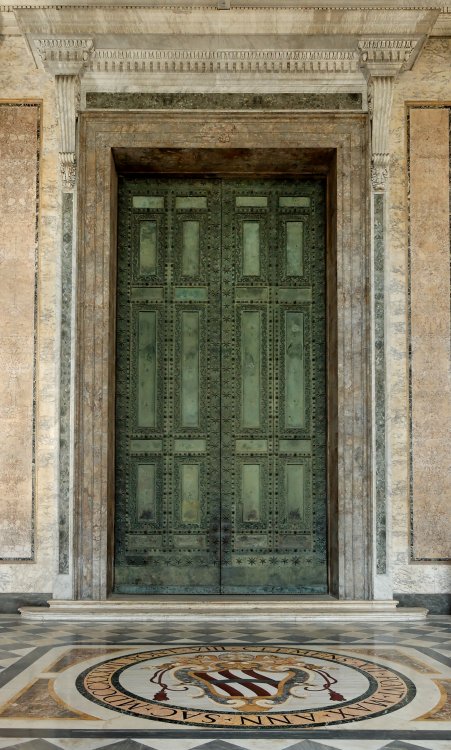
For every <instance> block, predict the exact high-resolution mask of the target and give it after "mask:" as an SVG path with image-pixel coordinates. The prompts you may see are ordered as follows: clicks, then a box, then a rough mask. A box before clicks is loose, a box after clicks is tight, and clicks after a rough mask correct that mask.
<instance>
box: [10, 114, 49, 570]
mask: <svg viewBox="0 0 451 750" xmlns="http://www.w3.org/2000/svg"><path fill="white" fill-rule="evenodd" d="M0 107H36V109H37V113H38V116H37V118H36V203H35V217H36V218H35V243H34V287H33V300H34V302H33V325H34V337H33V364H32V367H33V392H32V416H31V419H32V428H31V435H32V437H31V518H30V535H31V554H30V556H29V557H0V562H7V563H15V562H35V551H36V550H35V534H36V365H37V323H38V263H39V258H38V254H39V207H40V201H39V198H40V166H41V122H42V105H41V103H40V102H36V101H33V102H31V101H10V102H0Z"/></svg>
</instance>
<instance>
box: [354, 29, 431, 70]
mask: <svg viewBox="0 0 451 750" xmlns="http://www.w3.org/2000/svg"><path fill="white" fill-rule="evenodd" d="M357 46H358V49H359V54H360V65H361V68H362V71H363V73H364V75H365V77H366V78H367V79H369V78H373V77H375V76H396V75H398V73H400V72H401V71H403V70H409V69H410V68H411V67H412V65H413V63H414V62H415V59H416V57H417V54H418V51H419V49H420V47H421V46H422V40H420V39H419V38H401V39H392V38H389V39H381V38H379V37H372V38H364V39H359V41H358V43H357Z"/></svg>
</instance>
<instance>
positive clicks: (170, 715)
mask: <svg viewBox="0 0 451 750" xmlns="http://www.w3.org/2000/svg"><path fill="white" fill-rule="evenodd" d="M77 689H78V690H79V692H80V693H81V694H82V695H84V696H85V697H86V698H88V699H89V700H91V701H94V702H95V703H97V704H99V705H101V706H103V707H105V708H109V709H112V710H114V711H119V712H121V713H125V714H128V715H130V716H136V717H140V718H148V719H153V720H158V721H165V722H174V723H177V724H190V725H196V726H199V725H202V726H215V727H237V726H239V727H255V726H264V727H268V728H269V727H275V728H277V727H278V728H281V727H287V726H295V727H310V726H324V725H329V724H342V723H345V722H350V721H359V720H362V719H371V718H373V717H377V716H381V715H382V714H386V713H389V712H391V711H395V710H398V709H399V708H402V707H403V706H405V705H406V704H407V703H409V702H410V701H411V700H412V699H413V697H414V696H415V687H414V685H413V683H412V682H411V681H410V680H409V679H408V678H407V677H404V676H403V675H401V674H399V673H398V672H395V671H394V670H393V669H390V668H388V667H385V666H382V665H380V664H376V663H374V662H372V661H368V660H366V659H361V658H360V657H358V656H352V655H344V654H341V653H333V652H332V651H313V650H310V649H304V648H292V647H287V646H257V647H251V646H247V647H243V646H180V647H175V648H159V649H156V650H154V651H153V650H152V651H139V652H134V653H130V654H127V655H126V656H120V657H116V658H114V659H108V660H107V661H103V662H101V663H99V664H96V665H95V666H93V667H90V668H89V669H87V670H85V671H84V672H83V673H82V674H81V675H80V676H79V677H78V680H77Z"/></svg>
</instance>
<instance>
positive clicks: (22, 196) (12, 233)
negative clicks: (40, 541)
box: [0, 102, 41, 560]
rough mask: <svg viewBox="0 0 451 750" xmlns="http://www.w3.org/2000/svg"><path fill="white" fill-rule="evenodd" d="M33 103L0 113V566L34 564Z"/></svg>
mask: <svg viewBox="0 0 451 750" xmlns="http://www.w3.org/2000/svg"><path fill="white" fill-rule="evenodd" d="M40 120H41V107H40V105H39V104H38V103H28V102H23V103H17V104H13V103H11V104H10V103H6V102H3V103H2V104H1V105H0V205H1V206H2V207H3V211H2V221H1V223H0V268H1V273H0V320H1V321H2V327H1V331H0V371H1V373H2V377H1V385H0V418H1V421H2V429H1V431H0V495H1V497H2V504H1V510H0V559H2V560H33V558H34V502H35V498H34V484H35V482H34V416H35V397H34V381H35V314H36V304H35V302H36V299H35V298H36V244H37V212H38V206H39V141H40Z"/></svg>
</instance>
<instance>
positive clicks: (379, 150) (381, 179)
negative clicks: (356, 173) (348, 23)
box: [358, 38, 419, 192]
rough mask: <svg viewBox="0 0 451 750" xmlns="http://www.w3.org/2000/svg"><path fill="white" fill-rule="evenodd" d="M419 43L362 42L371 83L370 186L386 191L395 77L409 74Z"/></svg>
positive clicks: (362, 57)
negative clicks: (400, 74) (404, 72)
mask: <svg viewBox="0 0 451 750" xmlns="http://www.w3.org/2000/svg"><path fill="white" fill-rule="evenodd" d="M418 45H419V40H418V39H378V38H376V39H375V38H372V39H361V40H360V41H359V42H358V48H359V54H360V65H361V68H362V71H363V73H364V75H365V77H366V79H367V81H368V102H369V113H370V117H371V183H372V187H373V190H374V191H375V192H383V191H384V190H385V189H386V186H387V181H388V173H389V161H390V154H389V145H388V136H389V127H390V114H391V106H392V100H393V84H394V80H395V77H396V76H397V75H398V74H399V73H401V72H402V71H403V70H408V69H409V68H410V67H411V66H412V65H413V62H414V59H415V57H416V54H417V51H418Z"/></svg>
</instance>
